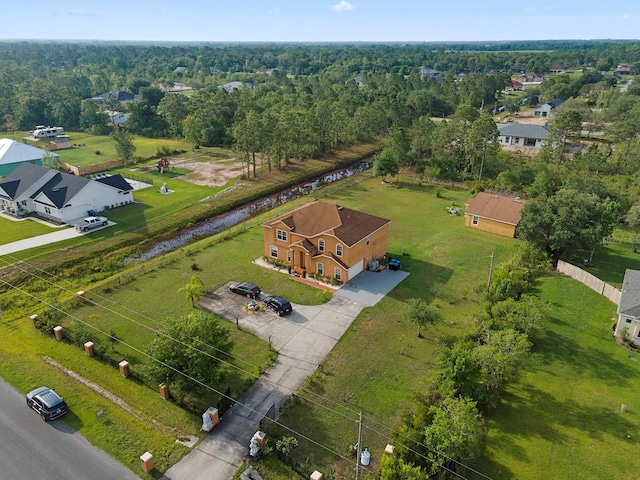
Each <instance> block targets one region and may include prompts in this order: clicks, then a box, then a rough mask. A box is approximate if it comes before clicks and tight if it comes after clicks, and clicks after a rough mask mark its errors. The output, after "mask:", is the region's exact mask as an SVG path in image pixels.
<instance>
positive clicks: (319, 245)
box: [318, 240, 324, 252]
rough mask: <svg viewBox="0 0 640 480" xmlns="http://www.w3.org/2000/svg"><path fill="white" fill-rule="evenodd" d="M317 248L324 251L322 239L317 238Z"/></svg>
mask: <svg viewBox="0 0 640 480" xmlns="http://www.w3.org/2000/svg"><path fill="white" fill-rule="evenodd" d="M318 250H320V251H321V252H324V240H318Z"/></svg>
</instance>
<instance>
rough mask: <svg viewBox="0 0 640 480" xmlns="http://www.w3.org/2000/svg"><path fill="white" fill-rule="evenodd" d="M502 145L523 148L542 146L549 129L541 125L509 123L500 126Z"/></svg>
mask: <svg viewBox="0 0 640 480" xmlns="http://www.w3.org/2000/svg"><path fill="white" fill-rule="evenodd" d="M498 131H499V136H498V140H499V141H500V145H504V146H510V147H523V148H525V147H526V148H542V143H543V142H544V140H545V139H546V138H547V137H548V136H549V130H547V129H546V128H544V127H543V126H541V125H530V124H527V123H508V124H506V125H499V126H498Z"/></svg>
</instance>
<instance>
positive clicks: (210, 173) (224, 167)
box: [133, 152, 243, 187]
mask: <svg viewBox="0 0 640 480" xmlns="http://www.w3.org/2000/svg"><path fill="white" fill-rule="evenodd" d="M170 161H171V166H170V167H169V171H171V167H179V168H186V169H188V170H191V172H189V173H187V174H185V175H181V176H180V180H184V181H186V182H190V183H193V184H196V185H204V186H207V187H220V186H222V185H224V184H226V183H227V182H228V181H229V180H231V179H233V178H237V177H239V176H241V175H242V173H243V165H242V163H241V162H240V160H239V159H238V158H236V157H228V156H226V155H222V154H217V153H215V152H203V153H202V156H201V157H199V158H184V157H172V158H171V159H170ZM155 169H156V166H155V165H146V166H143V167H139V168H135V169H133V171H136V172H141V173H145V172H149V171H154V170H155Z"/></svg>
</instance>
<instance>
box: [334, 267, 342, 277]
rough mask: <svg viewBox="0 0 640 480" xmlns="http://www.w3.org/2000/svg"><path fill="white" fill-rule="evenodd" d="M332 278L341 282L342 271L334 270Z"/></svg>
mask: <svg viewBox="0 0 640 480" xmlns="http://www.w3.org/2000/svg"><path fill="white" fill-rule="evenodd" d="M333 276H334V277H336V280H341V279H342V270H340V269H339V268H336V269H335V271H334V272H333Z"/></svg>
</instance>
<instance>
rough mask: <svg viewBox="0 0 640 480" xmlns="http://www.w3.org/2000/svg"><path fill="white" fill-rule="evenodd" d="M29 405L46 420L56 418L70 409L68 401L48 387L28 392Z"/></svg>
mask: <svg viewBox="0 0 640 480" xmlns="http://www.w3.org/2000/svg"><path fill="white" fill-rule="evenodd" d="M27 405H28V406H29V407H31V408H32V409H34V410H35V411H36V412H38V413H39V414H40V416H41V417H42V419H43V420H44V421H45V422H47V421H49V420H55V419H56V418H59V417H61V416H62V415H64V414H65V413H67V411H69V407H67V404H66V402H65V401H64V400H63V399H62V398H61V397H60V396H59V395H58V394H57V393H56V392H54V391H53V390H51V389H50V388H48V387H40V388H36V389H35V390H32V391H31V392H29V393H27Z"/></svg>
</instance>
